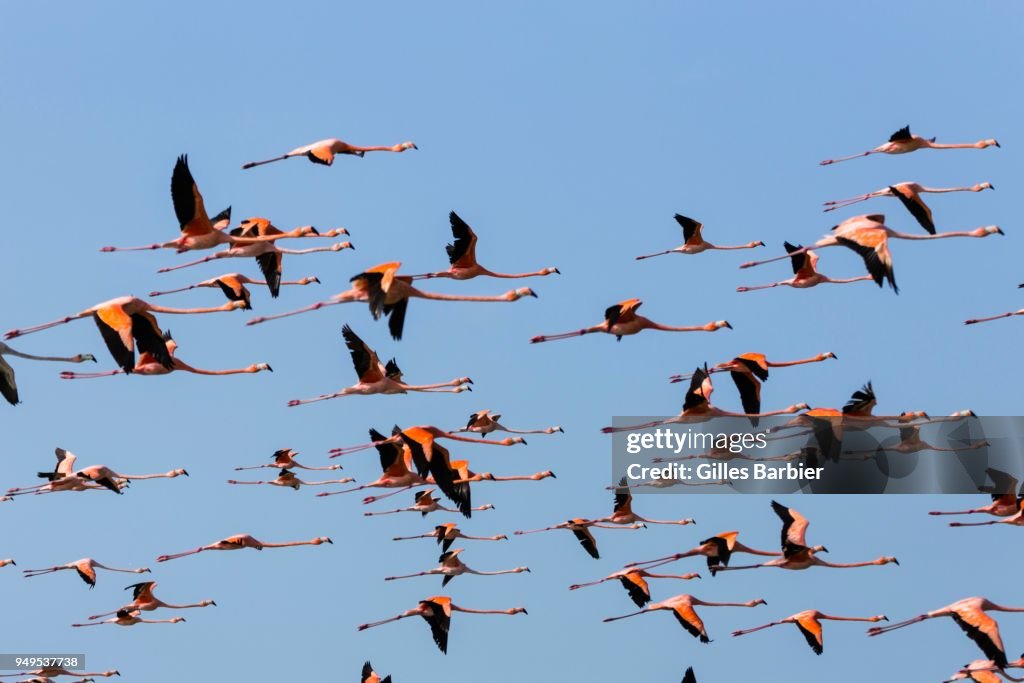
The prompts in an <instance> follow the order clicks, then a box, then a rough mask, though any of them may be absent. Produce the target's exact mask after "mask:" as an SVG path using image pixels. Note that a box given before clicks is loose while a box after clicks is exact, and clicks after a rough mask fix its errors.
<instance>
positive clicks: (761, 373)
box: [668, 351, 839, 384]
mask: <svg viewBox="0 0 1024 683" xmlns="http://www.w3.org/2000/svg"><path fill="white" fill-rule="evenodd" d="M830 358H834V359H837V360H838V358H839V357H838V356H836V354H834V353H832V352H831V351H826V352H825V353H819V354H818V355H817V356H812V357H811V358H801V359H799V360H789V361H771V360H768V357H767V356H765V355H764V354H763V353H742V354H740V355H738V356H736V357H735V358H733V359H732V360H730V361H726V362H724V363H719V364H717V365H715V366H713V367H712V368H710V369H709V370H708V374H709V375H713V374H715V373H716V372H736V371H740V372H742V371H743V368H747V369H749V370H750V371H751V372H752V373H754V374H755V375H756V376H757V377H758V379H760V380H761V381H763V382H764V381H767V380H768V374H769V373H768V371H769V368H788V367H792V366H794V365H806V364H808V363H821V362H822V361H826V360H829V359H830ZM692 378H693V373H690V374H688V375H672V376H671V377H669V378H668V379H669V382H670V383H672V384H676V383H678V382H684V381H686V380H688V379H692Z"/></svg>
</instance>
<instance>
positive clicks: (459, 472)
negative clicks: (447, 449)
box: [413, 450, 557, 484]
mask: <svg viewBox="0 0 1024 683" xmlns="http://www.w3.org/2000/svg"><path fill="white" fill-rule="evenodd" d="M413 452H414V453H415V450H414V451H413ZM449 465H450V468H451V470H452V476H453V477H454V479H455V481H454V483H455V484H472V483H473V482H475V481H540V480H542V479H549V478H550V479H557V477H556V476H555V473H554V472H552V471H551V470H544V471H543V472H534V473H533V474H515V475H507V476H503V477H502V476H498V475H496V474H492V473H491V472H474V471H473V470H471V469H469V461H468V460H451V461H449ZM435 479H436V476H435V475H433V474H432V475H431V476H430V477H429V478H428V480H427V482H428V483H430V484H436V483H437V482H436V481H435Z"/></svg>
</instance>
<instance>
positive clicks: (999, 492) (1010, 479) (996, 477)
mask: <svg viewBox="0 0 1024 683" xmlns="http://www.w3.org/2000/svg"><path fill="white" fill-rule="evenodd" d="M985 474H987V475H988V478H989V479H991V480H992V486H979V487H978V490H979V491H981V492H982V493H991V494H992V500H994V501H995V500H999V499H1000V498H1002V497H1003V496H1016V495H1017V478H1016V477H1014V476H1013V475H1011V474H1007V473H1006V472H1003V471H1002V470H997V469H996V468H994V467H989V468H987V469H986V470H985Z"/></svg>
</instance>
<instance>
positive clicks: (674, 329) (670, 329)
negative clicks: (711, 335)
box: [647, 321, 713, 332]
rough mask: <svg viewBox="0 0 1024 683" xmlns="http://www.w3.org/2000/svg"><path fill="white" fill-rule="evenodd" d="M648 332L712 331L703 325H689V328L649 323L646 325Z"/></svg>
mask: <svg viewBox="0 0 1024 683" xmlns="http://www.w3.org/2000/svg"><path fill="white" fill-rule="evenodd" d="M647 329H649V330H661V331H662V332H711V331H713V330H710V329H708V328H707V327H706V326H704V325H691V326H675V325H662V324H661V323H656V322H654V321H651V322H650V324H648V325H647Z"/></svg>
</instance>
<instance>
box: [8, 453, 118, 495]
mask: <svg viewBox="0 0 1024 683" xmlns="http://www.w3.org/2000/svg"><path fill="white" fill-rule="evenodd" d="M54 453H55V454H56V456H57V466H56V467H55V468H54V469H53V471H51V472H38V473H37V474H36V476H38V477H39V478H40V479H45V480H46V482H47V483H45V484H37V485H35V486H27V487H23V488H13V489H8V491H7V493H8V494H10V495H12V496H21V495H25V494H28V493H59V492H61V491H85V490H96V491H102V490H104V487H103V486H99V485H96V484H91V483H87V482H86V481H85V480H84V479H81V478H79V477H76V476H74V474H75V461H76V460H77V459H78V458H77V456H76V455H75V454H74V453H72V452H71V451H69V450H66V449H63V448H56V449H54Z"/></svg>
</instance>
